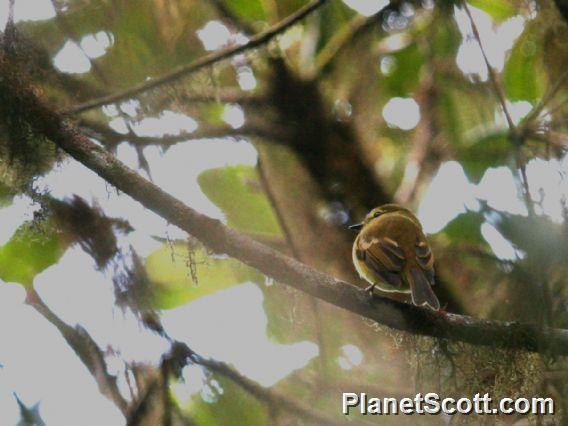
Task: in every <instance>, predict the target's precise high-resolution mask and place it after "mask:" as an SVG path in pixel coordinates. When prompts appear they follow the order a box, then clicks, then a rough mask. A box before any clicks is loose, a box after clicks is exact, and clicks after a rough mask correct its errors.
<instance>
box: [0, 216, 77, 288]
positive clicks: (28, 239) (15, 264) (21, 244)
mask: <svg viewBox="0 0 568 426" xmlns="http://www.w3.org/2000/svg"><path fill="white" fill-rule="evenodd" d="M66 247H67V245H66V244H65V243H64V242H63V241H62V240H61V238H60V235H59V233H58V231H57V228H56V227H55V226H54V225H52V224H50V223H44V224H41V225H39V224H37V223H34V222H26V223H24V224H23V225H22V226H20V228H18V230H17V231H16V232H15V233H14V235H13V236H12V238H11V239H10V241H8V242H7V243H6V244H4V245H3V246H0V278H1V279H2V280H3V281H6V282H16V283H20V284H23V285H25V286H31V285H32V283H33V280H34V278H35V276H36V275H37V274H39V273H40V272H41V271H43V270H44V269H46V268H48V267H49V266H51V265H53V264H55V263H57V261H58V260H59V259H60V258H61V256H62V255H63V253H64V252H65V249H66Z"/></svg>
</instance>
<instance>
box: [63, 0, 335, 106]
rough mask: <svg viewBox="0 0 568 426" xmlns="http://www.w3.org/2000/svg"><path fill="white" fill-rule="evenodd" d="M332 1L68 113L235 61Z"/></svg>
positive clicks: (318, 0)
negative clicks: (208, 67) (245, 41)
mask: <svg viewBox="0 0 568 426" xmlns="http://www.w3.org/2000/svg"><path fill="white" fill-rule="evenodd" d="M327 1H328V0H314V1H312V2H310V3H308V4H307V5H306V6H304V7H302V8H301V9H299V10H298V11H297V12H295V13H293V14H291V15H290V16H288V17H286V18H284V19H283V20H282V21H280V22H279V23H277V24H276V25H274V26H273V27H271V28H269V29H268V30H266V31H264V32H262V33H260V34H259V35H257V36H254V37H252V38H251V39H250V40H249V42H248V43H245V44H242V45H240V46H230V47H227V48H225V49H222V50H219V51H217V52H213V53H211V54H209V55H205V56H202V57H201V58H199V59H197V60H195V61H193V62H191V63H189V64H187V65H184V66H181V67H178V68H176V69H175V70H173V71H171V72H169V73H166V74H164V75H162V76H160V77H156V78H153V79H151V80H149V81H144V82H143V83H140V84H137V85H135V86H133V87H131V88H130V89H126V90H123V91H121V92H118V93H113V94H111V95H108V96H103V97H101V98H98V99H93V100H92V101H88V102H85V103H83V104H80V105H77V106H76V107H74V108H71V109H70V110H69V111H67V112H68V113H69V114H77V113H80V112H84V111H87V110H90V109H93V108H97V107H100V106H103V105H108V104H111V103H114V102H119V101H124V100H126V99H130V98H133V97H134V96H136V95H139V94H140V93H143V92H146V91H148V90H151V89H154V88H156V87H158V86H161V85H164V84H168V83H172V82H174V81H176V80H178V79H180V78H181V77H186V76H188V75H189V74H191V73H194V72H196V71H198V70H201V69H203V68H205V67H207V66H210V65H213V64H215V63H217V62H220V61H222V60H224V59H228V58H231V57H233V56H235V55H237V54H239V53H243V52H246V51H248V50H251V49H254V48H257V47H259V46H262V45H263V44H266V43H268V42H269V41H270V40H272V39H273V38H274V37H276V36H277V35H279V34H281V33H283V32H284V31H286V30H287V29H288V28H290V27H292V26H293V25H295V24H297V23H298V22H299V21H300V20H301V19H303V18H304V17H306V16H307V15H309V14H310V13H312V12H313V11H315V10H317V9H318V8H319V7H320V6H322V5H323V4H325V3H326V2H327Z"/></svg>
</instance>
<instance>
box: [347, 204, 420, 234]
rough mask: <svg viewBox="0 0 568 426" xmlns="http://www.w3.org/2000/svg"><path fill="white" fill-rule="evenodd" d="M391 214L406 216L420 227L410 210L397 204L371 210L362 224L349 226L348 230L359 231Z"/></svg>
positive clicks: (384, 205)
mask: <svg viewBox="0 0 568 426" xmlns="http://www.w3.org/2000/svg"><path fill="white" fill-rule="evenodd" d="M393 213H396V214H399V215H402V216H406V217H407V218H409V219H410V220H412V221H413V222H415V223H417V224H418V226H420V222H419V221H418V219H417V218H416V216H414V214H413V213H412V212H411V211H410V210H408V209H407V208H405V207H402V206H399V205H398V204H383V205H382V206H379V207H375V208H374V209H373V210H371V211H370V212H369V213H367V216H365V219H363V222H361V223H357V224H355V225H351V226H349V229H353V230H355V231H359V230H361V229H362V228H363V227H364V226H365V225H366V224H368V223H370V222H372V221H373V220H375V219H378V218H379V217H381V216H383V215H387V214H393Z"/></svg>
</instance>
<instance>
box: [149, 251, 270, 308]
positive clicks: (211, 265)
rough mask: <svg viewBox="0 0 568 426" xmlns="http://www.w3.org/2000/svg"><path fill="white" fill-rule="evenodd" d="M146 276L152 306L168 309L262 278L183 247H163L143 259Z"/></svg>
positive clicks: (233, 263) (239, 265)
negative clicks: (148, 282) (152, 288)
mask: <svg viewBox="0 0 568 426" xmlns="http://www.w3.org/2000/svg"><path fill="white" fill-rule="evenodd" d="M146 272H147V273H148V277H149V278H150V281H151V282H152V283H153V284H154V289H155V300H154V304H155V306H156V307H157V308H160V309H172V308H175V307H177V306H180V305H183V304H185V303H188V302H190V301H192V300H195V299H197V298H199V297H202V296H205V295H208V294H212V293H215V292H216V291H219V290H222V289H224V288H228V287H232V286H235V285H237V284H241V283H244V282H247V281H252V282H257V283H258V282H262V280H263V279H264V276H263V275H262V274H261V273H260V272H258V271H256V270H255V269H253V268H250V267H248V266H246V265H244V264H243V263H241V262H239V261H237V260H235V259H231V258H214V257H211V256H209V255H208V254H207V253H206V252H205V250H203V249H201V248H190V247H188V245H187V244H181V243H175V244H172V245H170V244H164V245H163V246H162V247H161V248H159V249H157V250H156V251H154V252H153V253H152V254H150V255H149V256H148V257H147V258H146Z"/></svg>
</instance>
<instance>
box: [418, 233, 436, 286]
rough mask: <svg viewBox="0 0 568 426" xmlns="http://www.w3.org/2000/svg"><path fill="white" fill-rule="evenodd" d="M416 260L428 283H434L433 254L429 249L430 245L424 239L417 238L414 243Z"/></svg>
mask: <svg viewBox="0 0 568 426" xmlns="http://www.w3.org/2000/svg"><path fill="white" fill-rule="evenodd" d="M415 252H416V262H417V263H418V265H420V267H421V268H422V270H423V271H424V273H425V274H426V277H427V279H428V282H429V283H430V285H434V255H432V251H431V250H430V246H428V243H427V242H426V241H424V240H418V242H417V243H416V248H415Z"/></svg>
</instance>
